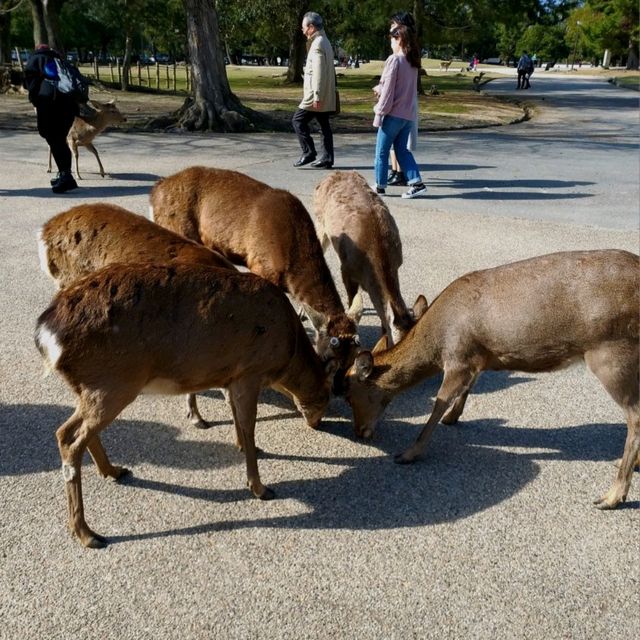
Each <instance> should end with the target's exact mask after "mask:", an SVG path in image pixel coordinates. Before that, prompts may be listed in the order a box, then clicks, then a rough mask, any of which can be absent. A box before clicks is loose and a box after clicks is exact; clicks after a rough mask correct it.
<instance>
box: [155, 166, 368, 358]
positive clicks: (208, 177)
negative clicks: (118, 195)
mask: <svg viewBox="0 0 640 640" xmlns="http://www.w3.org/2000/svg"><path fill="white" fill-rule="evenodd" d="M150 201H151V208H150V213H151V219H152V220H154V221H155V222H157V223H158V224H160V225H162V226H163V227H166V228H167V229H171V230H172V231H175V232H176V233H179V234H181V235H183V236H185V237H187V238H189V239H190V240H195V241H196V242H201V243H202V244H204V245H205V246H206V247H209V248H211V249H215V250H216V251H219V252H220V253H222V254H223V255H224V256H225V257H226V258H228V259H229V260H231V262H233V263H234V264H238V265H244V266H246V267H247V268H249V270H251V271H252V272H253V273H255V274H257V275H259V276H261V277H263V278H265V279H266V280H268V281H269V282H271V283H273V284H275V285H276V286H278V287H280V288H281V289H283V290H284V291H286V292H287V293H289V294H291V296H292V297H293V298H295V299H296V300H297V301H299V302H301V303H302V304H303V306H305V309H306V310H307V312H308V315H309V317H310V318H311V320H312V322H313V323H314V326H315V329H316V332H317V342H316V350H317V351H318V353H319V354H320V355H321V357H323V358H328V357H331V356H333V355H335V356H337V357H338V359H339V360H340V363H341V366H343V367H346V366H348V365H349V364H350V363H351V362H352V361H353V358H354V357H355V353H356V352H357V350H358V348H359V340H358V336H357V330H356V329H357V327H356V325H357V321H358V319H359V317H360V314H361V312H362V309H361V299H356V303H355V304H356V306H355V307H354V308H352V309H350V310H349V312H348V313H345V310H344V307H343V305H342V302H341V300H340V297H339V295H338V292H337V290H336V286H335V283H334V281H333V278H332V276H331V272H330V271H329V267H328V266H327V263H326V262H325V259H324V255H323V252H322V247H321V246H320V242H319V240H318V236H317V234H316V231H315V227H314V226H313V221H312V220H311V217H310V216H309V213H308V212H307V210H306V209H305V207H304V205H303V204H302V202H300V200H298V198H296V197H295V196H294V195H292V194H291V193H289V192H288V191H284V190H283V189H274V188H272V187H270V186H268V185H266V184H264V183H263V182H259V181H258V180H254V179H253V178H250V177H249V176H246V175H244V174H242V173H239V172H237V171H228V170H226V169H212V168H207V167H190V168H188V169H185V170H183V171H180V172H179V173H176V174H174V175H172V176H169V177H168V178H163V179H161V180H159V181H158V182H156V184H155V185H154V187H153V189H152V191H151V197H150ZM313 311H315V312H317V313H313Z"/></svg>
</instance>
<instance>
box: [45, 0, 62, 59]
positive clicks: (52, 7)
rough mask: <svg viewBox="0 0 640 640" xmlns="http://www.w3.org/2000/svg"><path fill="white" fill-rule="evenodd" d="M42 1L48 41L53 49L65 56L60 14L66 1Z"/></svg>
mask: <svg viewBox="0 0 640 640" xmlns="http://www.w3.org/2000/svg"><path fill="white" fill-rule="evenodd" d="M41 1H42V15H43V17H44V24H45V27H46V28H47V40H48V44H49V46H50V47H51V48H52V49H55V50H56V51H58V52H59V53H61V54H64V44H63V42H62V38H61V37H60V22H59V20H58V13H59V11H60V8H61V7H62V4H63V2H64V0H41Z"/></svg>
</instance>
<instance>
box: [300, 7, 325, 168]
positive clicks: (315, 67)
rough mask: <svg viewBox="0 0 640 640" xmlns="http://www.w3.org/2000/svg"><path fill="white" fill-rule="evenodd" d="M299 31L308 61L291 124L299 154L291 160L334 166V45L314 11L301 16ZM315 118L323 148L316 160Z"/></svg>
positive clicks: (322, 166)
mask: <svg viewBox="0 0 640 640" xmlns="http://www.w3.org/2000/svg"><path fill="white" fill-rule="evenodd" d="M302 33H303V34H304V35H305V37H306V38H307V40H308V41H309V49H308V51H307V63H306V65H305V69H304V93H303V97H302V102H301V103H300V104H299V105H298V110H297V111H296V112H295V113H294V114H293V118H292V121H291V122H292V124H293V129H294V131H295V132H296V133H297V134H298V141H299V142H300V147H301V149H302V155H301V156H300V158H298V160H296V161H295V162H294V163H293V166H294V167H302V166H304V165H306V164H309V163H311V166H312V167H315V168H317V169H330V168H331V167H332V166H333V161H334V154H333V132H332V131H331V122H330V120H329V117H330V116H331V114H332V113H333V112H334V111H335V110H336V74H335V69H334V67H333V49H332V47H331V43H330V42H329V39H328V38H327V35H326V34H325V32H324V25H323V22H322V18H321V17H320V16H319V15H318V14H317V13H314V12H313V11H310V12H308V13H305V15H304V17H303V18H302ZM314 118H315V119H316V120H317V121H318V124H319V125H320V132H321V133H320V141H321V145H322V152H321V154H320V157H319V158H318V159H317V160H316V157H317V155H318V154H317V153H316V147H315V144H314V143H313V138H312V137H311V130H310V128H309V123H310V122H311V120H313V119H314Z"/></svg>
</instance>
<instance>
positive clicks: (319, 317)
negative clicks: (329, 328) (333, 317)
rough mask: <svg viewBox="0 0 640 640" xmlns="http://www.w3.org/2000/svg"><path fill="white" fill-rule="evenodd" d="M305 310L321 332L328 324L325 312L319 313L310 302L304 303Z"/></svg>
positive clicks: (316, 328)
mask: <svg viewBox="0 0 640 640" xmlns="http://www.w3.org/2000/svg"><path fill="white" fill-rule="evenodd" d="M302 306H303V307H304V312H305V313H306V314H307V318H309V320H310V321H311V324H312V325H313V328H314V329H315V330H316V331H317V332H318V333H319V332H320V330H321V329H322V328H323V327H324V326H325V325H326V324H327V319H326V318H325V316H324V314H322V313H318V312H317V311H316V310H315V309H313V308H311V307H310V306H309V305H308V304H304V305H302Z"/></svg>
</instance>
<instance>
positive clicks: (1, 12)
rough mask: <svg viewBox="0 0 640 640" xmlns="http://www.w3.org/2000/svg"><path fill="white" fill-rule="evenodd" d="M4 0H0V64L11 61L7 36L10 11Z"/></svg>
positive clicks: (9, 26)
mask: <svg viewBox="0 0 640 640" xmlns="http://www.w3.org/2000/svg"><path fill="white" fill-rule="evenodd" d="M5 5H6V3H5V2H4V0H0V64H2V63H4V62H8V63H10V62H11V44H10V41H9V36H10V32H11V11H9V7H8V6H5Z"/></svg>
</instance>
